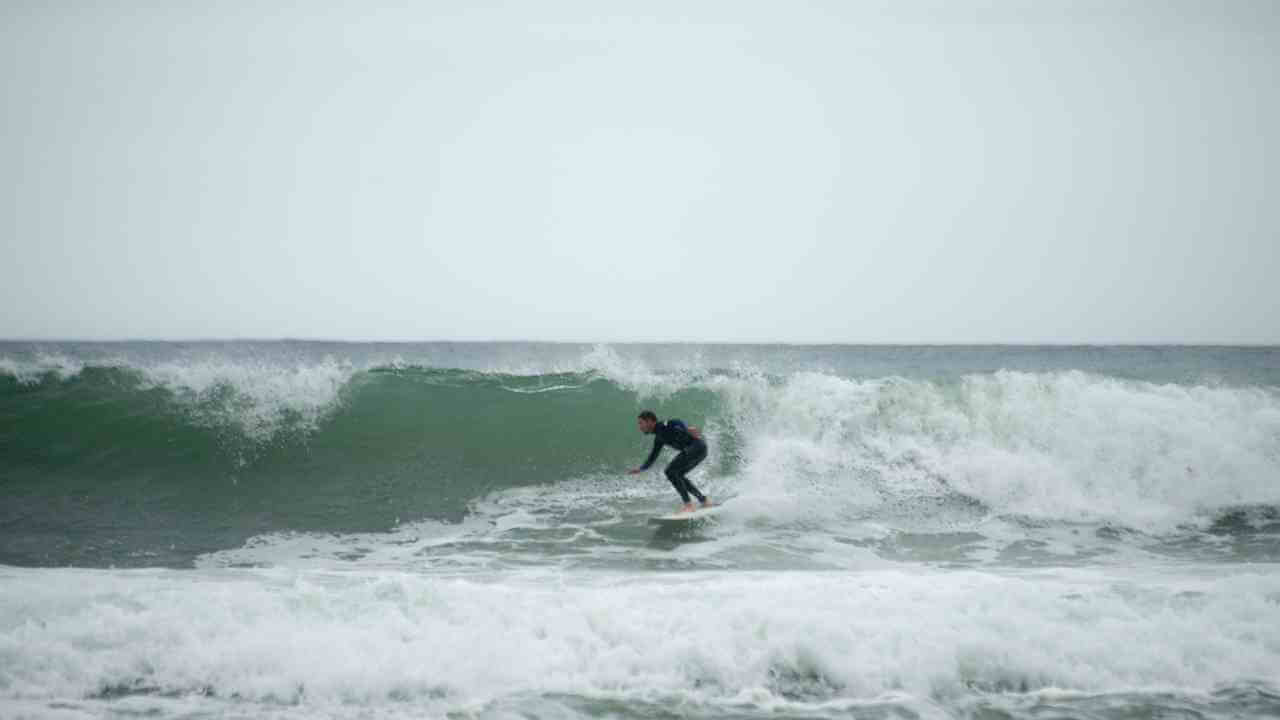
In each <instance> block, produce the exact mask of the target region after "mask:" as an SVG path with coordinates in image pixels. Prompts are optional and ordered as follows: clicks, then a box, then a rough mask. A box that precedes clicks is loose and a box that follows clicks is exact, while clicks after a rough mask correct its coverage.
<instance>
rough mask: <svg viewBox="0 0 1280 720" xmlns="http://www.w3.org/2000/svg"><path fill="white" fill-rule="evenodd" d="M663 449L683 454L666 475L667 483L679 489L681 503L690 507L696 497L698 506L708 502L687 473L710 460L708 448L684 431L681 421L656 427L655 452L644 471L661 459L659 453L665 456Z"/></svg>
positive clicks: (672, 464)
mask: <svg viewBox="0 0 1280 720" xmlns="http://www.w3.org/2000/svg"><path fill="white" fill-rule="evenodd" d="M663 445H670V446H671V447H673V448H675V449H677V450H679V451H680V454H679V455H676V457H675V459H674V460H672V461H671V462H670V463H669V464H668V465H667V469H666V471H665V472H666V474H667V479H668V480H670V481H671V484H672V485H673V486H675V489H676V492H678V493H680V499H681V500H683V501H685V503H688V502H690V500H689V495H690V494H692V495H693V496H694V497H696V498H698V502H706V501H707V498H706V496H705V495H703V494H702V493H700V492H698V488H696V487H694V486H693V483H691V482H689V478H687V477H685V473H687V472H689V471H690V470H692V469H693V468H694V467H695V466H697V464H698V463H700V462H702V461H703V460H705V459H706V457H707V444H706V443H705V442H703V441H702V440H701V439H699V438H696V437H694V436H693V435H692V434H690V432H689V431H688V430H686V429H685V428H684V423H682V422H680V421H678V420H676V421H667V422H665V423H658V424H657V425H654V426H653V450H652V451H651V452H650V453H649V459H648V460H645V461H644V464H643V465H641V466H640V469H641V470H648V469H649V466H650V465H652V464H653V461H654V460H657V459H658V453H660V452H662V446H663Z"/></svg>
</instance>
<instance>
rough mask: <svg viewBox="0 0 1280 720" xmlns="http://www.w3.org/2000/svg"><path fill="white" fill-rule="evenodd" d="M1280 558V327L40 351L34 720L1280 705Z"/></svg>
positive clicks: (21, 686) (30, 639)
mask: <svg viewBox="0 0 1280 720" xmlns="http://www.w3.org/2000/svg"><path fill="white" fill-rule="evenodd" d="M647 408H648V409H653V410H655V411H656V412H657V413H658V415H659V416H660V417H663V418H668V417H678V418H681V419H683V420H685V421H686V422H687V423H689V424H691V425H697V426H699V427H701V428H703V429H704V433H705V435H706V436H707V438H708V440H709V445H710V455H709V457H708V459H707V461H706V462H704V463H703V464H702V465H701V466H699V467H698V468H697V469H696V470H695V471H694V472H693V474H692V476H691V478H692V480H693V481H694V482H695V483H696V484H697V485H698V486H699V487H700V488H701V489H702V490H703V491H704V492H706V493H708V494H709V495H710V496H711V497H712V498H713V500H714V501H715V502H717V503H719V504H722V505H723V508H722V511H721V512H720V513H719V514H717V515H716V516H715V517H714V518H709V519H707V520H705V521H702V522H694V523H691V524H689V525H688V526H684V527H673V526H670V525H656V526H655V525H651V524H650V523H649V522H648V519H649V518H650V517H651V516H654V515H658V514H663V513H667V512H671V511H672V510H674V509H676V508H677V506H678V505H679V498H678V497H677V495H676V493H675V491H674V490H673V489H672V487H671V485H670V484H669V483H668V482H667V480H666V479H665V477H663V475H662V473H661V469H662V466H663V465H664V464H665V462H667V461H669V460H670V458H671V457H672V456H673V453H672V452H671V451H670V450H668V451H666V453H665V454H664V456H663V457H662V458H661V459H660V460H659V462H658V463H657V465H656V466H655V467H654V468H653V469H652V470H650V471H649V472H646V473H644V474H641V475H637V476H628V475H626V474H625V471H626V470H627V469H628V468H631V467H634V466H636V465H638V464H639V463H640V462H641V461H642V460H643V459H644V457H645V455H646V453H647V452H648V450H649V447H650V438H649V437H647V436H643V435H641V434H640V433H639V432H638V430H637V429H636V425H635V416H636V414H637V413H638V412H639V411H640V410H642V409H647ZM1278 563H1280V348H1274V347H1240V348H1229V347H1127V346H1126V347H1105V346H1088V347H1056V346H1055V347H1029V346H1017V347H998V346H975V347H951V346H947V347H934V346H929V347H889V346H797V345H656V344H652V345H649V344H634V345H633V344H617V345H589V344H588V345H576V344H539V343H404V344H395V343H330V342H293V341H278V342H249V341H236V342H183V343H179V342H118V343H66V342H58V343H54V342H2V343H0V717H5V718H59V719H63V718H67V719H70V718H162V719H167V718H193V719H194V718H246V719H247V718H254V719H256V718H378V719H384V718H385V719H398V718H473V717H474V718H508V717H511V718H516V717H518V718H584V717H591V718H637V719H639V718H783V717H786V718H795V717H802V718H835V717H839V718H910V719H914V718H982V719H991V720H995V719H1001V720H1005V719H1008V720H1012V719H1023V718H1027V719H1030V718H1037V719H1040V718H1107V719H1116V720H1118V719H1121V718H1254V717H1256V718H1263V717H1277V716H1280V564H1278Z"/></svg>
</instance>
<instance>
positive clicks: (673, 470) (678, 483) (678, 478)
mask: <svg viewBox="0 0 1280 720" xmlns="http://www.w3.org/2000/svg"><path fill="white" fill-rule="evenodd" d="M706 457H707V446H706V445H702V446H700V447H694V448H689V449H688V450H685V451H684V452H682V453H680V454H679V455H676V457H675V459H674V460H672V461H671V464H670V465H668V466H667V479H668V480H670V481H671V484H672V485H674V486H675V488H676V491H677V492H679V493H680V498H681V499H683V500H684V502H685V504H686V505H687V504H689V495H690V493H692V494H693V496H694V497H696V498H698V502H702V503H705V502H706V501H707V497H706V496H705V495H703V494H702V493H701V492H699V491H698V488H696V487H694V486H693V483H691V482H689V478H688V477H686V476H685V473H687V472H689V471H690V470H692V469H693V468H694V467H695V466H696V465H697V464H698V463H700V462H702V460H703V459H704V458H706Z"/></svg>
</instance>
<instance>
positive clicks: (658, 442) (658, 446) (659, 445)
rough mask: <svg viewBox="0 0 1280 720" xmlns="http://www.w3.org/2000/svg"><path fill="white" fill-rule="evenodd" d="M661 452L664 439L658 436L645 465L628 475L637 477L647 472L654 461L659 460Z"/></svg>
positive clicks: (654, 440) (655, 437) (654, 439)
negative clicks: (636, 475) (638, 474)
mask: <svg viewBox="0 0 1280 720" xmlns="http://www.w3.org/2000/svg"><path fill="white" fill-rule="evenodd" d="M660 452H662V439H661V438H659V437H657V436H654V438H653V449H652V450H650V451H649V459H648V460H645V461H644V464H643V465H641V466H640V467H638V468H636V469H634V470H631V471H630V472H629V473H628V474H629V475H635V474H636V473H642V472H644V471H645V470H648V469H649V466H650V465H652V464H653V461H654V460H657V459H658V453H660Z"/></svg>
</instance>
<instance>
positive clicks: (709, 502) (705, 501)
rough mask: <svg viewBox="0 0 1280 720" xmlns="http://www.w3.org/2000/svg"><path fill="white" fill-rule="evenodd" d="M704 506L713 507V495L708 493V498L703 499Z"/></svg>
mask: <svg viewBox="0 0 1280 720" xmlns="http://www.w3.org/2000/svg"><path fill="white" fill-rule="evenodd" d="M702 507H704V508H709V507H711V496H710V495H708V496H707V497H706V499H704V500H703V501H702Z"/></svg>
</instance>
